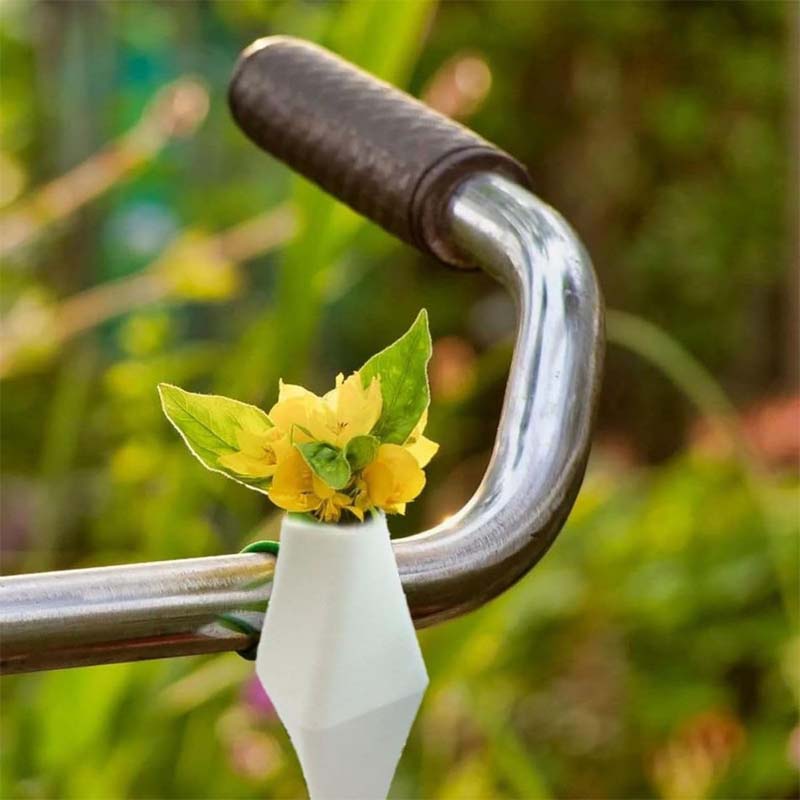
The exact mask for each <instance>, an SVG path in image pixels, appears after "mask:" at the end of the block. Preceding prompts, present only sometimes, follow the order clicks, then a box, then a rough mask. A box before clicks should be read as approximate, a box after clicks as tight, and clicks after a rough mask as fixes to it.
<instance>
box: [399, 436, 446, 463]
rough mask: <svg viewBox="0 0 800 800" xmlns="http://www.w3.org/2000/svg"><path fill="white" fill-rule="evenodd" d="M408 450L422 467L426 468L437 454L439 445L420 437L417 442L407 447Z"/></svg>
mask: <svg viewBox="0 0 800 800" xmlns="http://www.w3.org/2000/svg"><path fill="white" fill-rule="evenodd" d="M405 448H406V450H407V451H408V452H409V453H411V455H412V456H414V459H415V461H416V462H417V464H419V466H420V467H424V466H425V465H426V464H427V463H428V462H429V461H430V460H431V459H432V458H433V457H434V456H435V455H436V453H437V451H438V450H439V445H438V444H436V442H434V441H433V440H431V439H428V438H427V437H425V436H420V437H419V438H418V439H417V440H416V441H415V442H411V443H410V444H407V445H406V446H405Z"/></svg>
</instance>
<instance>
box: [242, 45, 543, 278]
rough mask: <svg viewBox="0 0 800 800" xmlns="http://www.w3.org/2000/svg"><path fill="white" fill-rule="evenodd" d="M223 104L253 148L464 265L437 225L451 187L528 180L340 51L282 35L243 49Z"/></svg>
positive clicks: (506, 159)
mask: <svg viewBox="0 0 800 800" xmlns="http://www.w3.org/2000/svg"><path fill="white" fill-rule="evenodd" d="M229 102H230V107H231V111H232V113H233V116H234V118H235V119H236V121H237V123H238V124H239V126H240V127H241V128H242V130H243V131H244V132H245V133H246V134H247V135H248V136H249V137H250V139H252V140H253V141H254V142H255V143H256V144H257V145H258V146H259V147H262V148H263V149H264V150H266V151H267V152H269V153H271V154H272V155H274V156H276V157H277V158H279V159H281V160H282V161H284V162H285V163H287V164H288V165H289V166H290V167H292V168H293V169H295V170H296V171H297V172H300V173H301V174H303V175H305V176H306V177H307V178H309V179H311V180H312V181H314V182H315V183H317V184H319V185H320V186H321V187H322V188H323V189H325V190H326V191H328V192H330V193H331V194H333V195H335V196H336V197H338V198H339V199H340V200H342V201H344V202H345V203H347V204H348V205H349V206H351V207H352V208H354V209H355V210H356V211H358V212H360V213H361V214H364V215H365V216H367V217H369V218H370V219H372V220H373V221H375V222H377V223H378V224H379V225H381V226H383V227H384V228H386V229H387V230H388V231H390V232H391V233H394V234H396V235H397V236H400V237H401V238H403V239H405V240H406V241H408V242H411V243H412V244H414V245H416V246H417V247H419V248H420V249H422V250H425V251H429V252H432V253H434V254H435V255H436V256H438V257H439V258H441V259H442V260H443V261H446V262H448V263H450V264H455V265H459V266H468V264H466V263H465V262H464V261H463V259H462V257H461V256H459V254H458V252H457V251H456V250H455V249H454V248H451V247H450V246H449V245H448V242H447V236H446V230H445V227H444V224H443V216H444V211H445V209H446V206H447V201H448V200H449V198H450V195H451V193H452V191H453V190H454V188H455V187H456V185H457V184H458V183H460V182H461V180H462V179H463V178H464V177H466V176H468V175H470V174H472V173H474V172H476V171H487V170H489V171H498V172H502V173H504V174H505V175H506V176H508V177H510V178H512V179H513V180H516V181H517V182H519V183H521V184H523V185H528V183H529V181H528V176H527V173H526V172H525V169H524V168H523V167H522V166H521V165H520V164H519V163H518V162H517V161H515V160H514V159H513V158H511V157H510V156H509V155H507V154H506V153H503V152H502V151H501V150H499V149H497V148H496V147H494V146H493V145H491V144H489V143H488V142H486V141H485V140H484V139H481V137H480V136H477V135H476V134H474V133H472V131H470V130H468V129H467V128H465V127H463V126H462V125H459V124H457V123H455V122H453V121H451V120H449V119H447V118H446V117H444V116H442V115H441V114H439V113H437V112H436V111H433V110H432V109H430V108H428V107H427V106H426V105H424V104H422V103H420V102H419V101H417V100H415V99H413V98H412V97H410V96H409V95H407V94H405V93H404V92H401V91H399V90H398V89H395V88H394V87H392V86H390V85H388V84H386V83H384V82H383V81H379V80H378V79H377V78H374V77H372V76H371V75H368V74H367V73H365V72H363V71H361V70H360V69H358V68H356V67H354V66H352V65H351V64H348V63H347V62H346V61H343V60H342V59H340V58H339V57H338V56H335V55H333V54H332V53H330V52H328V51H327V50H324V49H322V48H321V47H317V46H316V45H313V44H310V43H308V42H305V41H302V40H299V39H293V38H290V37H284V36H275V37H269V38H265V39H259V40H258V41H256V42H254V43H253V44H252V45H251V46H250V47H248V48H247V49H246V50H245V51H244V52H243V53H242V56H241V58H240V60H239V63H238V65H237V67H236V71H235V72H234V75H233V78H232V79H231V85H230V91H229Z"/></svg>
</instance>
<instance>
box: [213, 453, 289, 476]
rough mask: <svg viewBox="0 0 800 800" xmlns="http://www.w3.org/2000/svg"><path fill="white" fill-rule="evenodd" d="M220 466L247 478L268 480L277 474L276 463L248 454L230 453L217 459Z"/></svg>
mask: <svg viewBox="0 0 800 800" xmlns="http://www.w3.org/2000/svg"><path fill="white" fill-rule="evenodd" d="M217 462H218V463H219V465H220V466H222V467H225V469H228V470H230V471H231V472H235V473H236V474H237V475H241V476H243V477H246V478H268V477H269V476H270V475H273V474H274V473H275V469H276V467H275V463H274V462H273V463H272V464H270V463H268V462H267V461H266V460H265V459H263V458H254V457H253V456H250V455H247V453H228V454H227V455H224V456H220V457H219V458H218V459H217Z"/></svg>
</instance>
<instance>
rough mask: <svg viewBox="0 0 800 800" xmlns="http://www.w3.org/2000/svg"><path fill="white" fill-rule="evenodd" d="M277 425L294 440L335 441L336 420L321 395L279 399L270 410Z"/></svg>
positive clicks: (271, 416)
mask: <svg viewBox="0 0 800 800" xmlns="http://www.w3.org/2000/svg"><path fill="white" fill-rule="evenodd" d="M269 415H270V419H272V421H273V422H274V423H275V426H276V427H278V428H279V429H280V430H282V431H283V432H284V433H285V434H286V435H287V436H289V437H290V438H291V440H292V441H294V442H307V441H311V440H316V441H320V442H330V443H334V441H333V440H334V439H335V434H336V420H335V416H334V413H333V411H332V410H331V409H330V408H328V406H327V405H326V403H325V402H324V401H323V400H322V398H321V397H317V396H316V395H314V394H311V393H310V392H309V393H308V395H306V396H302V397H301V396H296V397H290V398H288V399H286V400H279V401H278V402H277V403H276V404H275V405H274V406H273V407H272V409H271V411H270V412H269Z"/></svg>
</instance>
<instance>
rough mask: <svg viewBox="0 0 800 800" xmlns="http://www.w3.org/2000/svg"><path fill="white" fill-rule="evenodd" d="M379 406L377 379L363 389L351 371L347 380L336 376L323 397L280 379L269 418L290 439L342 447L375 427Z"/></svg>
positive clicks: (381, 401) (379, 391)
mask: <svg viewBox="0 0 800 800" xmlns="http://www.w3.org/2000/svg"><path fill="white" fill-rule="evenodd" d="M382 408H383V400H382V398H381V387H380V382H379V381H378V378H377V377H376V378H373V379H372V382H371V383H370V385H369V386H368V387H367V388H364V387H363V386H362V385H361V377H360V376H359V375H358V373H355V372H354V373H353V374H352V375H351V376H350V377H349V378H348V379H347V380H345V379H344V376H343V375H341V374H339V375H337V376H336V388H335V389H332V390H331V391H330V392H328V393H327V394H326V395H325V396H324V397H318V396H317V395H315V394H314V393H313V392H310V391H308V389H304V388H303V387H302V386H294V385H292V384H287V383H284V382H283V381H281V383H280V390H279V393H278V402H277V403H276V404H275V405H274V406H273V407H272V409H271V411H270V412H269V417H270V419H271V420H272V422H273V423H274V424H275V426H276V427H278V428H280V429H281V430H282V431H283V432H284V433H286V434H287V435H289V436H290V437H291V439H292V441H295V442H307V441H312V440H313V441H318V442H326V443H327V444H332V445H334V446H335V447H344V446H345V445H346V444H347V443H348V442H349V441H350V439H352V438H353V437H354V436H362V435H365V434H368V433H369V432H370V431H371V430H372V429H373V428H374V427H375V423H376V422H377V421H378V418H379V417H380V415H381V409H382Z"/></svg>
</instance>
